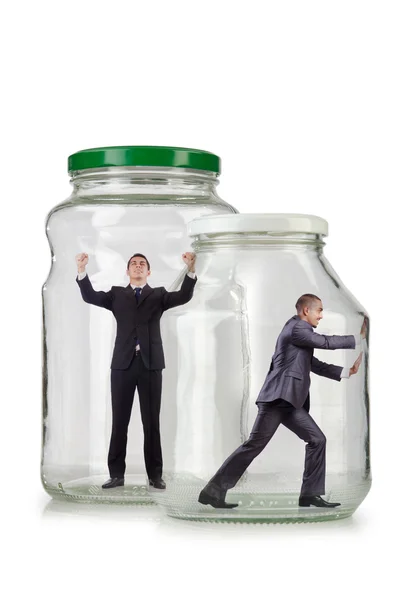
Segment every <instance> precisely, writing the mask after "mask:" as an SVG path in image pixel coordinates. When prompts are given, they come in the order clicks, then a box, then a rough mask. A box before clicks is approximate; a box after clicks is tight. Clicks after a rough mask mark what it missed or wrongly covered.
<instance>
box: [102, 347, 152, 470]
mask: <svg viewBox="0 0 397 600" xmlns="http://www.w3.org/2000/svg"><path fill="white" fill-rule="evenodd" d="M161 386H162V371H161V369H159V370H154V371H151V370H149V369H147V368H146V367H145V365H144V364H143V361H142V357H141V353H140V352H139V351H138V352H136V353H135V354H134V357H133V359H132V362H131V363H130V366H129V367H128V369H126V370H119V369H112V370H111V393H112V413H113V421H112V434H111V439H110V447H109V454H108V467H109V474H110V477H123V476H124V473H125V468H126V465H125V456H126V451H127V432H128V425H129V422H130V417H131V409H132V404H133V400H134V394H135V389H136V388H138V394H139V404H140V409H141V419H142V425H143V434H144V446H143V452H144V458H145V467H146V472H147V475H148V477H149V479H157V478H159V477H161V476H162V471H163V459H162V453H161V440H160V403H161Z"/></svg>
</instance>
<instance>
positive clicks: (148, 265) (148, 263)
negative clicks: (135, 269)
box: [127, 252, 150, 271]
mask: <svg viewBox="0 0 397 600" xmlns="http://www.w3.org/2000/svg"><path fill="white" fill-rule="evenodd" d="M136 256H141V257H142V258H144V259H145V260H146V262H147V268H148V270H149V271H150V262H149V261H148V259H147V258H146V256H145V255H144V254H139V252H138V253H137V254H134V256H131V258H130V260H129V261H128V263H127V271H128V269H129V268H130V262H131V261H132V259H133V258H135V257H136Z"/></svg>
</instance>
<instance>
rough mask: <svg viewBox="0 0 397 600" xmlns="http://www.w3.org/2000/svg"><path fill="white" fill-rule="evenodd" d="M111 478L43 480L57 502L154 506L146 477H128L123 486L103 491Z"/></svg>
mask: <svg viewBox="0 0 397 600" xmlns="http://www.w3.org/2000/svg"><path fill="white" fill-rule="evenodd" d="M108 477H109V476H107V477H106V475H105V476H99V475H95V476H89V477H81V478H79V479H71V480H67V481H65V480H63V481H62V482H51V483H49V482H48V481H45V480H43V486H44V489H45V491H46V492H47V493H48V494H49V495H50V496H52V497H53V498H55V499H56V500H64V501H66V502H69V501H71V502H82V503H90V504H154V501H153V500H152V499H151V497H150V495H149V490H148V487H147V485H146V484H143V483H142V480H143V479H144V477H141V476H134V475H126V477H125V482H124V485H123V486H118V487H115V488H108V489H103V488H102V484H103V483H104V482H105V480H106V479H107V478H108Z"/></svg>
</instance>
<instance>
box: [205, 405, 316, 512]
mask: <svg viewBox="0 0 397 600" xmlns="http://www.w3.org/2000/svg"><path fill="white" fill-rule="evenodd" d="M281 423H282V424H283V425H284V426H285V427H287V428H288V429H290V430H291V431H293V432H294V433H296V435H297V436H298V437H300V438H301V439H302V440H304V441H305V442H307V445H306V455H305V470H304V473H303V481H302V487H301V496H317V495H321V494H324V493H325V445H326V438H325V436H324V434H323V432H322V431H321V429H320V428H319V427H318V425H317V424H316V423H315V421H314V420H313V419H312V417H311V416H310V415H309V413H308V412H307V411H306V410H305V409H304V408H295V407H294V406H292V404H290V403H289V402H287V401H286V400H281V399H279V400H273V401H272V402H262V403H258V415H257V417H256V420H255V423H254V426H253V428H252V431H251V434H250V436H249V438H248V439H247V441H245V442H244V443H243V444H242V445H241V446H240V447H239V448H237V450H235V451H234V452H233V453H232V454H231V455H230V456H229V458H227V459H226V460H225V462H224V463H223V465H222V466H221V467H220V469H219V470H218V471H217V472H216V473H215V475H214V476H213V477H212V479H211V480H210V481H209V482H208V484H207V485H206V486H205V490H206V491H207V492H208V493H209V494H211V495H212V496H215V497H216V498H219V499H222V500H224V499H225V496H226V492H227V490H229V489H230V488H232V487H234V486H235V485H236V483H237V482H238V480H239V479H240V477H241V476H242V474H243V473H244V471H245V470H246V469H247V468H248V466H249V465H250V464H251V462H252V461H253V460H254V458H255V457H256V456H258V454H260V453H261V452H262V450H263V449H264V448H265V446H266V445H267V444H268V443H269V441H270V440H271V439H272V437H273V435H274V434H275V432H276V430H277V428H278V426H279V425H280V424H281Z"/></svg>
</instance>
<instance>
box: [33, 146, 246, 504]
mask: <svg viewBox="0 0 397 600" xmlns="http://www.w3.org/2000/svg"><path fill="white" fill-rule="evenodd" d="M68 166H69V174H70V176H71V184H72V193H71V195H70V196H69V198H67V199H66V200H65V201H63V202H61V203H60V204H57V205H56V206H55V207H54V208H53V209H52V210H51V211H50V213H49V214H48V215H47V218H46V223H45V227H46V234H47V237H48V241H49V245H50V249H51V268H50V272H49V274H48V277H47V280H46V281H45V283H44V285H43V289H42V298H43V438H42V461H41V475H42V482H43V485H44V488H45V489H46V491H47V492H48V493H49V494H50V495H52V496H54V497H55V496H56V497H64V498H66V499H74V500H79V501H83V502H90V501H91V502H151V500H150V496H149V494H148V483H149V480H154V485H155V487H156V484H157V483H159V482H160V480H161V479H162V466H163V463H166V462H167V460H168V459H169V456H167V453H166V452H164V451H163V452H162V439H163V438H164V437H165V438H167V437H168V436H172V435H173V434H174V428H175V421H174V419H175V405H174V390H175V387H176V379H177V374H178V355H177V353H176V352H175V338H174V337H173V334H172V333H170V332H169V329H168V322H167V319H168V316H169V314H170V313H172V311H173V310H175V307H177V306H179V305H180V304H181V303H182V302H185V303H187V302H189V301H190V299H191V297H192V295H193V293H194V286H195V283H196V276H195V274H194V254H193V253H192V248H191V240H190V238H189V236H188V235H187V229H186V228H187V225H188V223H189V222H190V221H191V220H192V219H194V218H196V217H199V216H204V215H215V214H230V213H235V212H237V211H236V209H234V208H233V207H232V206H231V205H230V204H228V203H226V202H225V201H223V200H222V199H221V198H220V197H219V196H218V195H217V193H216V186H217V185H218V181H219V179H218V178H219V174H220V170H221V169H220V159H219V157H218V156H216V155H214V154H211V153H209V152H205V151H201V150H195V149H191V148H174V147H155V146H118V147H105V148H93V149H88V150H82V151H81V152H77V153H75V154H73V155H72V156H70V157H69V164H68ZM181 272H182V274H181ZM178 290H179V291H178ZM163 312H164V315H163ZM160 318H161V326H160ZM179 360H180V357H179ZM165 366H166V367H167V368H166V369H165V370H164V367H165ZM163 370H164V375H165V376H164V378H163ZM134 397H135V401H134V402H133V400H134ZM160 401H161V406H162V408H161V411H160ZM137 404H139V405H140V409H141V418H140V417H139V415H138V413H137ZM132 405H134V406H135V410H133V411H132V418H131V420H130V414H131V408H132ZM141 419H142V421H143V425H142V423H141ZM127 442H128V443H127ZM112 479H114V480H115V481H113V483H114V485H112V483H111V481H110V480H112ZM109 481H110V484H109V485H108V486H105V487H103V485H104V484H105V483H107V482H108V483H109ZM152 483H153V481H152ZM160 487H161V484H160Z"/></svg>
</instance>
